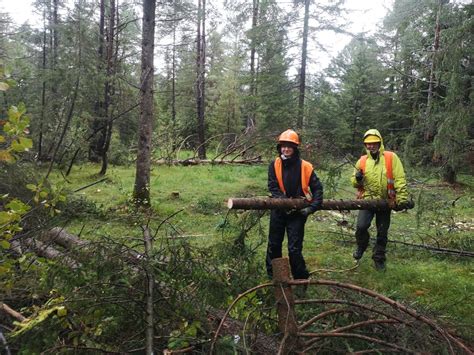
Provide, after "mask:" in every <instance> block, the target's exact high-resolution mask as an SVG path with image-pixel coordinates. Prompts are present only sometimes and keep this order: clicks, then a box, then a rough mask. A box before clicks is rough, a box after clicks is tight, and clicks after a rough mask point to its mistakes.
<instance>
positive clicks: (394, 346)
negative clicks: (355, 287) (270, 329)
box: [298, 333, 418, 354]
mask: <svg viewBox="0 0 474 355" xmlns="http://www.w3.org/2000/svg"><path fill="white" fill-rule="evenodd" d="M298 335H299V336H302V337H317V338H327V337H336V338H341V337H342V338H357V339H362V340H366V341H368V342H370V343H377V344H382V345H385V346H389V347H390V348H392V349H396V350H400V351H403V352H405V353H408V354H417V353H418V352H416V351H413V350H410V349H407V348H404V347H403V346H399V345H397V344H393V343H389V342H387V341H383V340H380V339H377V338H374V337H369V336H366V335H362V334H357V333H298ZM310 342H312V341H311V340H310V341H309V342H308V343H310ZM312 344H313V343H311V344H308V345H312ZM308 345H306V344H305V346H308ZM308 350H309V348H306V349H304V350H303V353H306V352H307V351H308Z"/></svg>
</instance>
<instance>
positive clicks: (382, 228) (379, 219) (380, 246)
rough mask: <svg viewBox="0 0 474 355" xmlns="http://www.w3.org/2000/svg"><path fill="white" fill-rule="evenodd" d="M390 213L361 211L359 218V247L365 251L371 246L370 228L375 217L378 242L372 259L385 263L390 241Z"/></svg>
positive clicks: (357, 234)
mask: <svg viewBox="0 0 474 355" xmlns="http://www.w3.org/2000/svg"><path fill="white" fill-rule="evenodd" d="M390 212H391V211H390V210H389V211H377V212H376V211H371V210H360V211H359V215H358V216H357V229H356V233H355V235H356V240H357V246H358V247H359V248H360V249H362V250H363V251H365V250H366V249H367V246H368V245H369V239H370V235H369V231H368V229H369V227H370V223H372V220H373V219H374V216H375V226H376V227H377V241H376V242H375V246H374V249H373V250H372V259H374V260H376V261H385V251H386V247H387V241H388V228H389V227H390Z"/></svg>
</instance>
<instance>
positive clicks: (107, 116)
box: [99, 0, 116, 175]
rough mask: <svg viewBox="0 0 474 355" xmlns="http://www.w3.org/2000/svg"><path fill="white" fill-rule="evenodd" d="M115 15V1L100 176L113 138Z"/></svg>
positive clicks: (109, 34) (109, 39) (109, 36)
mask: <svg viewBox="0 0 474 355" xmlns="http://www.w3.org/2000/svg"><path fill="white" fill-rule="evenodd" d="M115 14H116V4H115V0H110V5H109V24H108V29H107V43H106V45H107V51H106V63H107V69H106V81H105V87H104V118H105V119H106V123H104V126H105V127H104V131H103V132H104V134H105V136H104V140H103V144H102V146H101V147H100V156H101V159H102V167H101V170H100V172H99V175H105V173H106V172H107V167H108V159H107V152H108V150H109V146H110V139H111V137H112V126H113V123H112V117H111V116H112V115H111V109H110V106H111V103H112V93H113V91H114V88H113V76H114V74H115V66H116V57H115V27H116V21H115Z"/></svg>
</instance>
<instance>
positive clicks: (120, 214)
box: [55, 165, 474, 340]
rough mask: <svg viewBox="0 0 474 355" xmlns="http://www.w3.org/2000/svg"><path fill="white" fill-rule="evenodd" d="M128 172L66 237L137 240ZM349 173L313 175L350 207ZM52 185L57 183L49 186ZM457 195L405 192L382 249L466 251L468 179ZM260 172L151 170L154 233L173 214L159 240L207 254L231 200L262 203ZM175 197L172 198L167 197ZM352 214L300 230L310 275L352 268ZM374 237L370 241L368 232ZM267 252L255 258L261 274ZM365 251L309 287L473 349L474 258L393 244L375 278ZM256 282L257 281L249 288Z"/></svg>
mask: <svg viewBox="0 0 474 355" xmlns="http://www.w3.org/2000/svg"><path fill="white" fill-rule="evenodd" d="M97 171H99V166H97V165H83V166H81V167H79V168H76V169H75V170H74V171H73V173H72V175H71V176H70V177H68V179H69V181H70V183H69V184H67V185H66V186H67V188H68V189H70V190H74V189H76V188H79V187H81V186H84V185H87V184H88V183H91V182H93V181H95V180H97V179H98V177H97V176H95V175H94V174H95V172H97ZM134 173H135V171H134V167H130V168H126V167H111V168H110V169H109V171H108V173H107V177H108V181H107V182H104V183H100V184H97V185H94V186H92V187H90V188H88V189H85V190H83V191H81V192H79V193H76V194H74V196H76V198H77V197H78V196H83V197H85V198H87V199H88V200H89V201H93V202H94V203H95V205H96V208H97V210H98V211H100V213H89V214H87V215H85V216H80V217H77V218H73V219H71V220H69V221H68V226H67V227H66V228H67V229H68V230H70V231H71V232H76V233H78V232H79V231H80V230H82V235H83V237H85V238H91V239H95V238H101V237H102V236H104V235H106V236H120V237H124V236H139V235H140V234H141V230H140V228H139V224H141V223H144V218H143V216H142V215H137V214H135V213H134V208H133V206H131V205H130V204H129V200H130V198H131V195H132V189H133V183H134ZM350 173H351V171H350V168H348V169H347V170H344V171H343V172H342V175H341V177H340V178H339V177H337V178H336V179H335V178H334V176H329V175H328V173H327V172H325V171H321V172H318V174H319V176H320V177H321V179H322V180H323V182H324V181H325V180H327V179H329V178H331V185H332V186H335V187H337V189H334V190H333V191H332V192H333V194H332V195H333V196H334V198H345V199H347V198H353V196H354V194H355V192H354V191H353V189H352V188H351V187H350V185H349V175H350ZM55 179H56V181H59V180H60V179H61V178H60V177H59V176H56V177H55ZM461 182H462V184H460V185H459V186H457V187H456V188H452V187H450V186H447V185H445V184H440V183H439V182H438V181H436V180H434V179H430V180H429V181H428V180H426V181H425V182H422V183H420V182H418V180H416V181H415V180H412V181H410V186H409V189H410V192H411V194H412V195H413V196H414V198H415V201H416V202H417V206H416V208H415V209H413V210H410V211H408V212H398V213H394V214H393V215H392V224H391V228H390V231H389V240H390V239H391V240H399V241H404V242H408V243H415V244H421V243H426V244H430V245H434V246H439V247H443V248H451V249H464V250H470V251H472V250H473V237H472V235H473V234H474V219H473V217H472V216H473V215H474V213H473V212H474V207H473V206H474V204H473V203H472V202H473V199H474V183H473V181H472V176H461ZM266 184H267V165H260V166H208V165H203V166H189V167H179V166H157V167H154V168H153V171H152V177H151V198H152V209H153V211H154V213H153V215H152V217H151V225H152V227H156V226H158V225H160V223H161V222H162V221H163V220H164V219H166V218H168V217H169V216H171V215H172V214H173V213H176V212H177V211H180V212H179V213H177V214H176V215H175V216H174V217H172V218H171V219H170V220H169V223H165V224H163V225H162V226H161V227H160V228H161V230H160V231H161V232H162V233H165V234H168V235H171V234H181V235H187V236H191V238H190V240H191V241H192V242H193V243H196V245H199V246H201V247H202V246H206V245H213V244H215V243H217V242H219V241H220V240H221V239H222V238H223V237H224V234H223V231H222V229H221V228H219V226H222V225H223V221H224V220H225V219H226V217H227V218H228V219H229V220H231V221H232V222H233V223H234V224H237V226H238V223H239V220H240V219H239V218H241V217H242V214H241V212H232V213H231V214H230V215H229V216H227V213H228V211H227V207H226V201H227V199H228V198H229V197H242V196H245V197H250V196H266V195H267V194H268V193H267V186H266ZM174 192H178V193H179V198H173V197H172V193H174ZM355 218H356V212H351V213H344V214H342V213H331V212H329V211H320V212H317V213H316V214H315V215H313V216H311V217H310V219H309V221H308V223H307V226H306V237H305V243H304V255H305V258H306V260H307V263H308V267H309V269H310V270H316V269H330V270H344V269H348V268H351V267H352V266H353V265H354V263H353V260H352V257H351V253H352V250H353V248H354V238H353V226H354V224H355ZM261 223H262V227H263V230H264V234H265V235H266V233H267V230H268V214H266V215H264V217H263V218H262V220H261ZM371 231H372V235H374V234H375V233H374V231H373V227H372V230H371ZM261 238H262V236H261V235H260V234H259V233H257V232H256V231H253V233H251V234H250V240H247V241H246V242H247V243H249V244H252V245H259V244H258V243H259V242H260V241H261ZM265 250H266V245H265V243H263V244H261V245H260V246H259V247H258V250H257V252H258V253H259V255H260V258H261V260H262V264H261V265H262V274H261V275H263V274H264V272H263V268H264V253H265ZM370 256H371V251H370V249H369V250H368V251H367V252H366V255H365V256H364V258H363V259H362V262H361V265H360V266H359V267H358V268H357V269H356V270H354V271H350V272H341V273H335V272H327V271H325V272H319V273H316V274H315V275H314V277H317V278H325V279H334V280H339V281H343V282H348V283H354V284H357V285H360V286H362V287H365V288H369V289H373V290H375V291H378V292H380V293H383V294H385V295H387V296H389V297H391V298H393V299H395V300H397V301H400V302H403V303H404V304H407V305H411V306H414V307H416V308H419V309H421V310H422V311H423V312H424V313H427V314H429V315H432V316H433V317H435V318H437V319H438V320H440V321H442V322H443V323H447V324H450V325H452V326H453V327H455V328H456V330H457V332H458V333H459V334H462V335H463V336H465V337H466V338H468V339H470V340H472V334H473V333H474V309H473V304H474V300H473V297H472V295H473V294H474V282H473V281H474V277H473V276H474V268H473V265H474V264H473V262H472V259H468V258H466V257H456V256H446V255H439V254H434V253H432V252H429V251H426V250H420V249H414V248H411V247H408V246H403V245H401V244H394V243H389V245H388V253H387V270H386V271H385V272H377V271H376V270H375V269H374V268H373V266H372V260H371V258H370ZM261 281H263V276H258V275H257V276H256V279H255V285H256V284H258V283H260V282H261Z"/></svg>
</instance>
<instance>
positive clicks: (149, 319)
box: [143, 226, 155, 355]
mask: <svg viewBox="0 0 474 355" xmlns="http://www.w3.org/2000/svg"><path fill="white" fill-rule="evenodd" d="M143 242H144V244H145V257H146V265H145V273H146V287H145V297H146V311H145V324H146V332H145V335H146V349H145V350H146V354H147V355H151V354H153V334H154V329H153V327H154V322H153V286H154V284H155V278H154V276H153V272H152V267H151V265H150V263H151V257H150V256H151V253H152V248H153V246H152V238H151V234H150V229H149V228H148V226H145V227H144V228H143Z"/></svg>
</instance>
